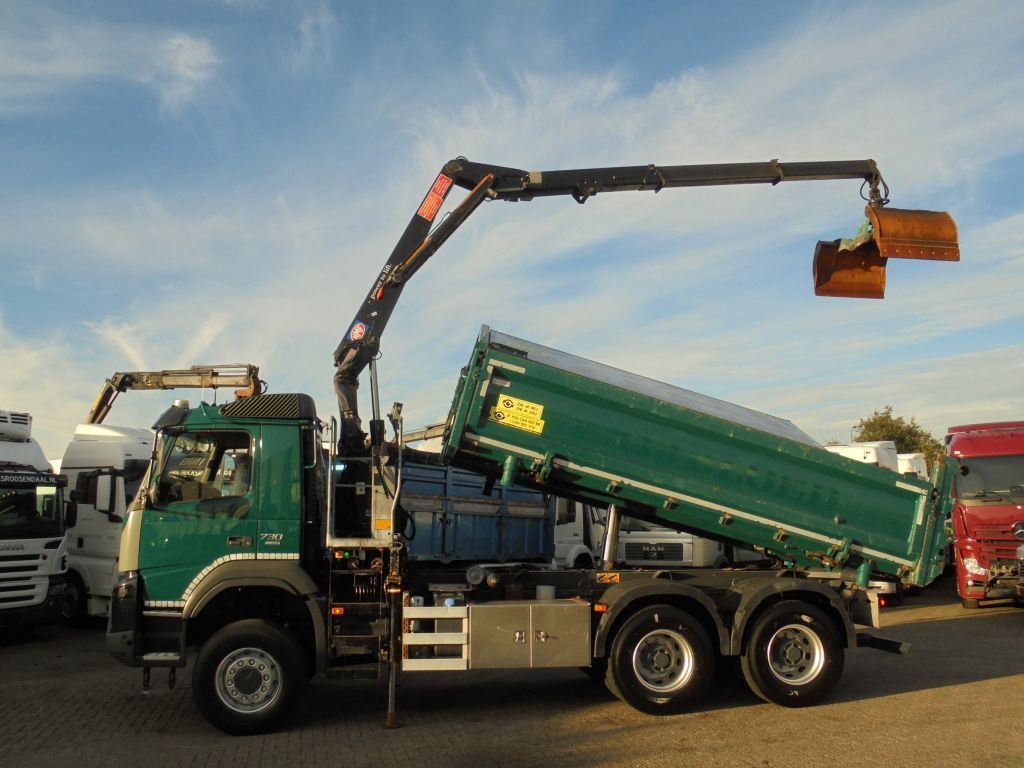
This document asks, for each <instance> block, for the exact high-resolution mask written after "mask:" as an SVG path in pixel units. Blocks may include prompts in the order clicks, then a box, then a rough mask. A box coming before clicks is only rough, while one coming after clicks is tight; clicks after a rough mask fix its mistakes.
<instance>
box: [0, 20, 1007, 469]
mask: <svg viewBox="0 0 1024 768" xmlns="http://www.w3.org/2000/svg"><path fill="white" fill-rule="evenodd" d="M1022 28H1024V6H1020V7H1018V4H1013V3H970V4H967V3H960V2H950V3H942V2H922V3H913V2H906V3H899V4H891V3H877V4H876V3H857V4H852V3H838V2H835V3H830V2H796V1H794V2H786V3H711V2H707V3H703V2H688V3H676V2H645V3H632V4H626V3H611V2H586V3H582V2H564V3H554V2H537V3H530V2H522V3H514V4H500V5H499V4H494V3H470V2H465V3H459V2H456V3H451V2H436V3H385V2H382V3H375V4H370V3H328V2H293V3H289V2H270V0H267V1H266V2H260V1H259V0H251V1H246V0H225V1H224V2H213V1H212V0H211V1H209V2H176V3H158V2H135V3H130V4H126V3H121V2H95V3H89V4H81V3H47V2H34V3H20V2H14V1H13V0H0V169H2V173H0V263H2V264H3V274H4V279H3V285H4V288H3V291H2V292H0V360H2V361H3V363H2V366H0V408H3V409H11V410H27V411H31V412H32V413H33V414H34V415H35V423H36V432H37V434H38V436H39V437H40V438H41V439H42V440H43V442H44V447H45V448H46V449H47V451H48V455H51V456H54V457H56V456H59V455H60V453H61V452H62V450H63V445H64V444H65V443H66V442H67V440H68V439H69V438H70V435H71V433H72V431H73V429H74V425H75V423H76V422H78V421H80V420H81V418H82V417H83V416H84V414H85V413H86V411H87V410H88V407H89V405H90V404H91V401H92V398H93V397H94V395H95V393H96V390H97V389H98V388H99V386H100V384H101V383H102V381H103V379H104V378H105V377H107V376H109V375H110V374H111V373H112V372H114V371H117V370H137V369H155V368H165V367H177V366H186V365H190V364H192V363H196V362H202V363H207V362H229V361H245V362H250V361H251V362H255V363H258V364H259V365H260V366H261V368H262V371H263V374H264V376H265V377H266V378H267V379H268V380H269V382H270V385H271V389H272V391H278V392H282V391H296V390H297V391H305V392H309V393H310V394H312V395H313V396H314V397H315V398H316V399H317V402H318V405H319V409H320V411H321V415H322V416H324V417H326V416H328V415H329V414H331V413H332V412H333V410H334V403H333V396H332V394H331V388H330V382H331V376H332V374H333V366H332V361H331V353H332V352H333V350H334V347H335V345H336V344H337V342H338V340H339V339H340V337H341V335H342V333H344V331H345V330H346V328H347V325H348V323H349V320H350V319H351V317H352V315H353V314H354V312H355V310H356V309H357V306H358V304H359V302H360V301H361V299H362V296H363V295H364V294H365V292H366V291H367V290H368V289H369V287H370V284H371V282H372V280H373V279H374V278H375V277H376V274H377V272H378V270H379V268H380V266H381V264H383V262H384V261H385V258H386V257H387V255H388V253H389V252H390V250H391V248H392V247H393V245H394V243H395V242H396V241H397V239H398V236H399V234H400V233H401V231H402V229H403V228H404V226H405V224H406V223H407V221H408V220H409V218H410V217H411V216H412V214H413V212H414V211H415V208H416V206H417V205H418V203H419V201H420V199H421V197H422V195H423V194H424V192H425V191H426V189H427V188H428V187H429V185H430V184H431V182H432V181H433V179H434V177H435V175H436V173H437V171H438V170H439V169H440V167H441V166H442V165H443V163H444V162H445V161H446V160H448V159H450V158H452V157H455V156H457V155H465V156H467V157H469V158H471V159H473V160H477V161H482V162H489V163H494V164H498V165H506V166H514V167H520V168H527V169H543V170H555V169H560V168H574V167H593V166H612V165H636V164H646V163H658V164H665V165H667V164H686V163H708V162H747V161H766V160H770V159H772V158H779V159H781V160H782V161H784V162H785V161H805V160H837V159H864V158H874V159H875V160H877V161H878V164H879V167H880V169H881V171H882V173H883V175H884V176H885V179H886V181H887V182H888V184H889V187H890V190H891V198H892V201H893V205H894V206H897V207H902V208H930V209H937V210H949V211H950V212H952V214H953V215H954V217H955V218H956V220H957V223H958V225H959V228H960V240H961V249H962V261H961V262H960V263H958V264H947V263H937V262H923V263H913V262H893V261H891V262H890V265H889V268H888V288H887V295H886V299H885V300H884V301H853V300H844V299H827V298H818V297H815V296H814V295H813V291H812V286H811V277H810V267H811V265H810V262H811V256H812V253H813V249H814V244H815V242H816V241H817V240H819V239H832V238H835V237H840V236H847V235H850V234H852V233H853V231H854V230H855V229H856V227H857V225H858V224H859V223H860V221H861V219H862V218H863V214H862V208H863V205H862V203H861V201H860V198H859V185H858V183H857V182H852V181H850V182H839V181H834V182H818V183H806V184H796V183H794V184H782V185H779V186H777V187H767V186H765V187H762V186H755V187H743V188H740V187H734V188H719V189H688V190H687V189H683V190H666V191H665V192H662V193H660V194H658V195H656V196H655V195H653V194H648V193H619V194H607V195H602V196H598V197H597V198H594V199H592V200H591V201H589V202H588V203H587V204H586V205H585V206H578V205H576V204H575V203H573V202H572V201H571V200H569V199H567V198H565V199H562V198H553V199H544V200H537V201H533V202H531V203H520V204H515V205H510V204H505V203H500V202H499V203H490V204H486V205H485V206H483V208H482V209H481V210H479V211H478V212H477V213H476V214H474V216H473V217H472V218H470V219H469V221H468V222H467V224H466V225H464V226H463V228H462V229H461V230H460V231H459V232H458V233H457V234H456V235H455V236H454V237H453V239H452V240H451V241H449V243H448V244H447V245H445V247H444V248H443V249H442V250H441V251H440V252H439V253H438V254H437V255H436V256H435V257H434V259H433V260H432V261H431V262H430V263H429V264H428V266H427V267H426V268H424V269H423V270H422V271H421V272H419V273H418V274H417V275H416V278H415V279H414V280H413V281H412V282H411V283H410V284H409V287H408V288H407V289H406V291H405V292H404V294H403V298H402V302H401V303H400V304H399V307H398V310H397V312H396V314H395V316H394V318H393V319H392V322H391V325H390V326H389V329H388V331H387V333H386V334H385V336H384V339H383V344H382V351H383V358H382V360H381V363H380V376H381V380H382V389H383V393H382V397H383V400H384V403H385V404H389V403H390V402H391V401H392V400H401V401H402V402H404V403H405V406H406V414H407V417H408V419H407V426H408V427H409V428H413V427H415V426H420V425H423V424H426V423H429V422H433V421H438V420H440V419H442V418H443V416H444V414H445V413H446V411H447V407H448V404H449V402H450V398H451V394H452V391H453V389H454V385H455V382H456V379H457V376H458V371H459V369H460V367H461V366H462V364H463V363H464V362H465V358H466V356H467V355H468V353H469V350H470V348H471V346H472V343H473V341H474V339H475V338H476V333H477V330H478V328H479V326H480V325H481V324H482V323H487V324H489V325H491V326H492V327H494V328H498V329H500V330H502V331H505V332H508V333H512V334H514V335H518V336H522V337H525V338H528V339H531V340H533V341H537V342H540V343H543V344H548V345H550V346H554V347H556V348H559V349H563V350H566V351H569V352H572V353H574V354H578V355H583V356H585V357H590V358H593V359H596V360H599V361H602V362H605V363H608V364H611V365H615V366H618V367H621V368H625V369H628V370H631V371H635V372H637V373H641V374H644V375H647V376H650V377H653V378H657V379H661V380H664V381H668V382H671V383H674V384H677V385H680V386H683V387H687V388H689V389H694V390H697V391H699V392H703V393H705V394H708V395H712V396H715V397H720V398H723V399H726V400H731V401H733V402H737V403H740V404H742V405H745V406H748V407H751V408H756V409H758V410H762V411H766V412H769V413H772V414H775V415H777V416H781V417H784V418H788V419H791V420H792V421H794V422H795V423H796V424H798V425H799V426H800V427H802V428H803V429H804V430H806V431H808V432H809V433H810V434H811V435H813V436H814V437H816V438H818V439H819V440H822V441H824V440H828V439H830V438H838V439H848V436H849V434H850V428H851V427H852V426H853V425H854V424H855V423H856V422H857V420H859V419H860V418H862V417H864V416H867V415H869V414H870V413H871V412H872V411H873V410H875V409H878V408H881V407H882V406H883V405H885V404H888V403H891V404H892V405H894V407H895V409H896V412H897V413H898V414H901V415H904V416H907V417H910V416H914V417H916V418H917V420H918V421H919V422H920V423H921V424H922V425H923V426H925V427H926V428H927V429H929V430H931V431H932V432H934V433H935V434H937V435H938V434H941V433H942V432H944V430H945V428H946V427H947V426H948V425H950V424H954V423H964V422H968V421H975V420H999V419H1008V418H1022V417H1024V395H1022V384H1021V382H1022V381H1024V338H1022V328H1024V323H1022V320H1024V301H1022V296H1024V290H1022V289H1024V236H1022V235H1021V232H1022V231H1024V194H1022V193H1021V191H1020V189H1021V183H1020V179H1021V176H1022V171H1024V45H1022V39H1021V36H1020V29H1022ZM458 199H459V195H458V194H457V193H455V194H453V195H452V196H451V197H450V202H451V204H455V203H456V202H457V201H458ZM192 396H193V398H194V397H195V395H194V394H193V395H192ZM170 397H171V396H170V395H168V394H166V393H154V394H149V393H131V394H129V395H126V396H125V397H124V399H123V400H121V401H120V402H119V403H118V404H117V405H116V406H115V410H114V412H113V414H112V415H111V417H110V419H109V420H110V421H111V422H112V423H122V424H129V425H143V426H146V425H149V424H150V423H152V421H153V419H154V418H155V416H156V415H157V414H158V413H159V412H160V411H161V410H162V409H163V407H164V406H165V404H166V403H167V402H168V400H169V399H170ZM364 398H366V394H365V388H364Z"/></svg>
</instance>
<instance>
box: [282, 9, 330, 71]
mask: <svg viewBox="0 0 1024 768" xmlns="http://www.w3.org/2000/svg"><path fill="white" fill-rule="evenodd" d="M337 31H338V22H337V19H336V18H335V16H334V13H333V12H332V11H331V8H330V6H329V5H328V4H327V3H326V2H323V0H320V1H318V2H312V3H308V4H304V5H303V7H302V8H301V9H300V12H299V18H298V22H297V24H296V25H295V32H294V34H293V37H292V39H291V41H290V47H289V51H288V58H289V60H290V61H291V63H292V66H294V67H296V68H304V67H308V66H310V65H312V64H315V63H321V62H330V61H331V59H332V57H333V53H334V39H335V36H336V34H337Z"/></svg>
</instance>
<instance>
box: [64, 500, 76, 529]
mask: <svg viewBox="0 0 1024 768" xmlns="http://www.w3.org/2000/svg"><path fill="white" fill-rule="evenodd" d="M74 496H75V492H74V491H72V492H71V499H70V500H69V501H66V502H64V527H65V528H74V527H75V526H76V525H77V524H78V500H77V499H75V497H74Z"/></svg>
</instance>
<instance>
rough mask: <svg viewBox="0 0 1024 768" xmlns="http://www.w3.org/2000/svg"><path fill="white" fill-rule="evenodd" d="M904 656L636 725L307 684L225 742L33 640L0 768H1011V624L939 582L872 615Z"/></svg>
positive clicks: (177, 706)
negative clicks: (389, 712)
mask: <svg viewBox="0 0 1024 768" xmlns="http://www.w3.org/2000/svg"><path fill="white" fill-rule="evenodd" d="M883 618H884V621H885V624H886V625H887V629H886V634H888V635H890V636H892V637H898V638H900V639H904V640H909V641H911V642H912V643H913V644H914V648H913V651H912V652H911V654H910V655H909V656H906V657H898V656H895V655H892V654H886V653H881V652H878V651H873V650H869V649H859V650H855V651H852V652H850V653H848V655H847V663H846V669H845V671H844V673H843V678H842V680H841V682H840V685H839V687H838V688H837V690H836V692H835V693H834V694H833V696H832V697H831V698H830V699H829V700H828V701H827V702H825V703H824V704H821V705H819V706H817V707H811V708H808V709H784V708H782V707H777V706H774V705H770V704H765V703H762V702H761V701H760V700H759V699H756V698H755V697H754V696H753V695H752V694H750V692H749V691H747V689H746V687H745V686H744V684H743V683H742V680H738V679H737V678H736V675H735V674H734V672H735V671H734V670H726V671H725V672H723V673H722V674H720V675H719V676H718V677H717V678H716V681H715V687H714V689H713V690H712V692H711V694H710V695H709V697H708V698H707V700H706V701H705V702H704V703H703V704H702V706H701V707H700V708H699V709H697V710H696V711H692V712H689V713H686V714H682V715H677V716H673V717H650V716H647V715H643V714H640V713H638V712H636V711H634V710H632V709H630V708H629V707H627V706H626V705H624V704H622V703H620V702H618V701H616V700H615V699H613V698H611V697H610V696H609V695H608V694H607V692H606V691H605V690H604V688H603V687H602V686H600V685H597V684H595V683H593V682H591V681H590V680H589V678H587V677H586V676H584V675H582V674H580V672H578V671H577V670H555V671H539V670H538V671H513V672H504V671H498V672H470V673H464V674H461V675H460V674H447V675H446V674H443V673H424V674H421V675H414V674H408V675H405V676H404V677H403V679H402V681H401V685H400V686H399V691H398V705H399V720H400V722H401V723H402V727H401V728H399V729H397V730H385V729H384V728H383V723H384V712H385V708H386V704H387V690H386V686H384V685H383V684H378V683H369V682H356V683H344V682H337V683H321V682H317V683H314V684H313V685H312V686H311V687H310V690H309V693H308V695H307V697H306V699H305V701H304V702H303V704H302V707H301V710H300V711H299V712H297V713H296V717H295V718H294V720H293V722H292V724H291V725H290V727H289V728H287V729H286V730H284V731H283V732H281V733H275V734H268V735H263V736H255V737H248V738H237V737H231V736H226V735H224V734H222V733H220V732H219V731H217V730H216V729H214V728H212V727H211V726H209V725H208V724H207V723H206V722H205V721H204V720H203V719H202V718H201V717H200V716H199V714H198V712H197V711H196V710H195V707H194V706H193V704H192V698H191V692H190V691H189V679H190V674H189V672H190V670H182V671H180V672H179V674H178V685H177V687H176V688H175V689H174V690H170V691H168V690H166V689H165V688H163V687H162V686H163V685H164V683H165V680H166V672H163V671H157V670H155V671H154V673H153V686H154V690H153V691H152V692H150V693H145V694H144V693H142V691H141V673H140V672H139V671H138V670H133V669H129V668H127V667H123V666H121V665H120V664H118V663H117V662H115V661H114V660H113V659H112V658H110V657H109V656H108V655H107V654H106V652H105V650H104V643H103V629H102V626H101V625H99V624H95V625H92V626H87V627H76V628H65V627H45V628H41V629H38V630H36V632H35V633H34V634H33V635H31V636H30V637H28V638H26V639H23V640H19V639H2V640H0V702H2V706H3V710H2V711H3V713H4V715H3V717H2V718H0V768H22V767H24V768H34V767H36V766H38V767H39V768H53V766H60V765H67V766H74V767H75V768H91V767H92V766H97V767H99V766H103V767H104V768H119V767H120V766H125V767H127V766H131V767H132V768H138V767H144V768H150V767H153V768H163V767H165V766H166V767H167V768H178V767H180V768H220V767H221V766H224V767H227V766H231V768H237V766H240V765H244V766H246V768H263V767H266V768H271V767H275V766H288V768H304V767H306V766H309V767H310V768H312V766H317V767H318V768H320V767H321V766H327V765H344V766H346V768H360V767H361V766H375V767H377V766H382V765H384V766H388V765H390V766H395V765H406V766H415V767H416V768H460V767H461V766H466V768H506V767H507V768H532V766H558V767H559V768H565V767H569V766H587V767H588V768H605V767H607V768H686V767H687V766H700V768H714V767H715V766H722V768H726V767H728V768H737V766H740V767H743V768H815V767H816V766H823V767H824V766H829V767H831V766H834V765H836V764H838V763H840V762H842V763H845V764H850V765H857V766H858V768H870V767H872V766H878V767H879V768H936V766H942V765H957V766H961V767H963V768H971V767H972V766H985V768H1020V766H1022V765H1024V739H1022V738H1021V737H1020V731H1019V727H1018V725H1019V723H1020V722H1022V721H1024V650H1022V646H1021V638H1022V637H1024V610H1020V609H1016V608H1013V607H1011V606H994V607H990V608H985V609H982V610H979V611H965V610H964V609H962V608H961V607H960V604H959V602H958V601H957V600H956V598H955V595H954V594H953V587H952V583H951V580H949V579H943V580H942V581H940V582H939V583H938V584H936V585H933V586H932V587H930V588H929V589H928V590H926V591H925V592H924V593H923V594H921V595H916V596H912V597H909V598H907V601H906V605H904V606H902V607H899V608H893V609H886V611H885V612H884V614H883Z"/></svg>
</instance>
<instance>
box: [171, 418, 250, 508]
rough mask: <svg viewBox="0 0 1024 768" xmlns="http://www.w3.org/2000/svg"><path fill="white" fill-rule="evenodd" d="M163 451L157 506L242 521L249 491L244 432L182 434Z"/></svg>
mask: <svg viewBox="0 0 1024 768" xmlns="http://www.w3.org/2000/svg"><path fill="white" fill-rule="evenodd" d="M169 440H170V443H169V444H165V445H164V448H163V450H162V451H161V454H162V456H161V459H162V461H161V465H160V474H159V477H158V478H157V488H156V504H157V506H163V507H174V506H175V505H178V504H187V505H188V506H189V507H190V508H194V509H196V510H197V511H201V512H206V513H209V514H212V515H215V516H227V517H244V516H245V515H246V514H247V513H248V510H249V503H248V500H247V499H246V498H245V496H246V494H247V493H248V492H249V489H250V487H251V485H252V472H251V468H252V440H251V439H250V437H249V434H248V433H247V432H232V431H217V432H182V433H180V434H178V435H175V436H173V437H172V438H170V439H169Z"/></svg>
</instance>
